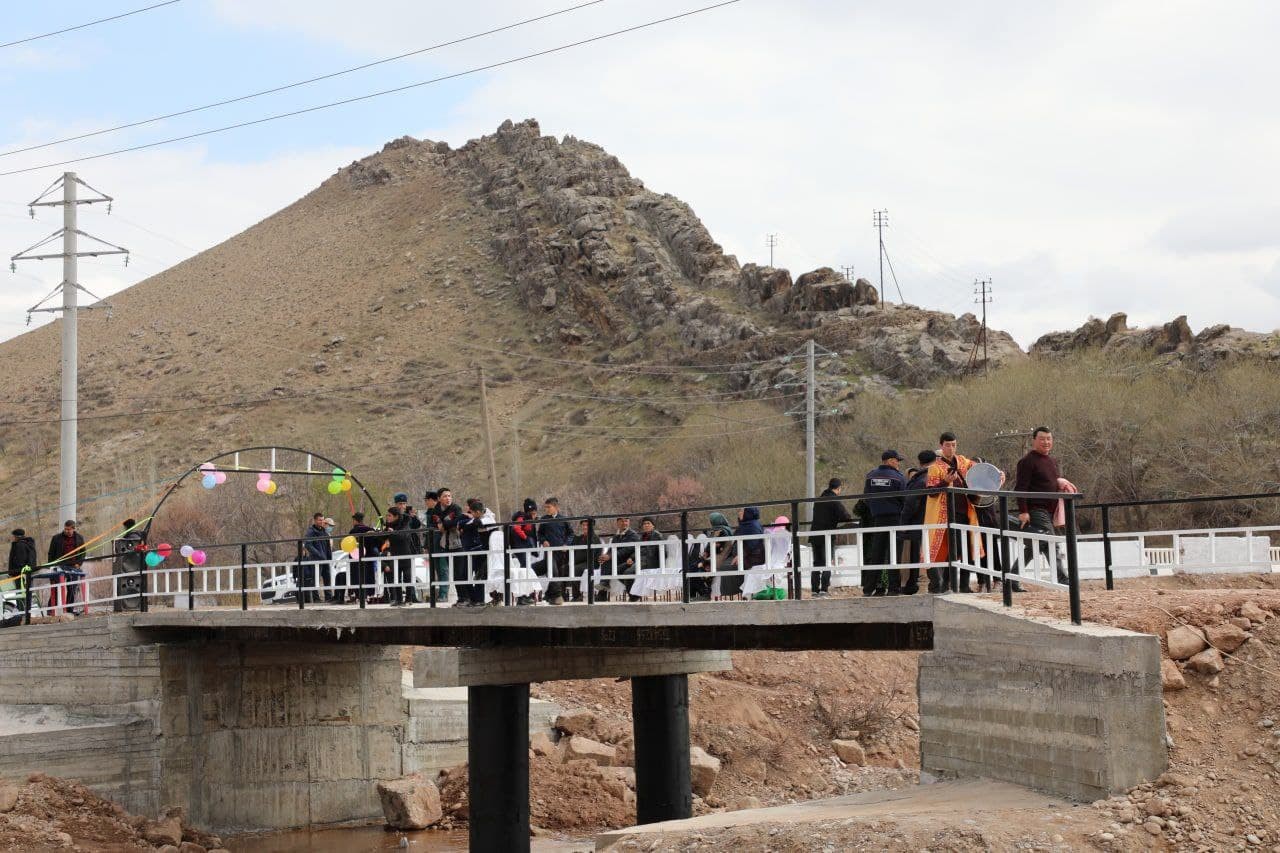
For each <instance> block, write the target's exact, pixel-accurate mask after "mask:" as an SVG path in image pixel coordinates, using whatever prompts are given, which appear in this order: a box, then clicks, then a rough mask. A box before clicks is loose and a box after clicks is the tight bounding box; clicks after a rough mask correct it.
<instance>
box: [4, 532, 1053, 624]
mask: <svg viewBox="0 0 1280 853" xmlns="http://www.w3.org/2000/svg"><path fill="white" fill-rule="evenodd" d="M945 527H946V525H941V524H935V525H896V526H891V527H876V528H845V529H839V530H828V531H801V532H799V533H797V534H794V535H793V534H792V533H791V532H790V531H787V530H782V529H772V528H768V529H766V530H765V532H764V533H762V534H752V535H727V536H708V535H706V534H705V533H699V534H696V535H691V536H690V537H689V539H688V540H687V542H682V541H681V540H680V539H679V537H677V536H674V535H666V536H664V537H663V538H660V539H652V540H647V541H635V542H626V543H617V542H613V541H609V539H608V538H607V537H606V540H605V541H602V542H593V543H591V544H590V545H588V544H586V543H580V544H572V545H559V546H539V547H536V548H530V549H510V550H508V551H506V552H504V551H503V548H502V534H501V532H500V531H499V532H495V533H494V535H493V536H492V537H491V538H490V539H489V543H488V544H489V547H488V548H487V549H485V550H472V551H448V552H443V553H437V554H434V555H432V561H433V563H434V565H429V564H428V558H427V557H426V556H425V555H421V554H419V555H411V556H401V557H387V556H380V557H377V558H371V559H364V560H359V561H353V560H352V559H351V558H350V556H349V555H347V554H345V553H343V552H341V551H335V552H334V557H333V559H331V560H313V559H303V560H301V561H299V560H297V559H292V560H278V561H272V562H245V563H244V564H243V565H241V564H240V563H238V562H237V563H232V564H221V565H214V566H211V565H203V566H194V565H166V564H162V565H159V566H156V567H148V568H147V569H146V571H145V580H144V579H143V578H142V577H141V576H140V575H139V574H138V573H137V572H129V573H125V574H109V575H103V576H88V577H83V578H74V579H66V576H67V573H63V576H62V577H63V579H50V578H46V577H42V578H36V579H34V580H33V581H32V590H31V592H32V595H31V599H32V615H33V616H39V615H56V614H57V613H61V612H65V611H67V610H71V611H72V612H75V613H85V612H88V613H92V612H95V611H99V610H103V609H114V608H127V609H137V607H138V606H139V600H140V592H139V590H140V589H141V585H142V584H143V583H144V582H145V590H146V592H145V598H146V606H147V607H148V608H155V607H165V608H179V609H199V608H203V607H210V606H259V605H270V604H287V605H293V606H298V604H299V601H298V596H299V590H301V594H302V596H303V601H302V602H301V604H302V605H303V606H305V605H306V604H308V603H310V602H312V601H326V600H329V599H337V600H352V599H357V598H360V597H361V594H363V598H364V599H365V601H366V602H374V603H379V602H387V601H389V600H392V599H395V598H407V599H413V600H416V601H418V602H427V601H429V600H430V598H431V592H432V590H434V592H435V595H436V600H437V602H438V603H444V602H449V601H457V600H458V599H459V598H461V597H465V598H467V599H469V600H470V601H472V602H476V603H481V602H485V601H493V600H495V599H496V600H502V599H504V598H505V594H506V592H507V590H508V581H507V577H508V576H510V582H509V589H510V593H511V598H512V601H513V603H524V602H526V601H533V600H536V599H538V598H545V597H547V595H548V593H550V592H552V591H553V586H552V585H553V584H555V585H556V586H557V587H558V588H559V591H560V594H561V595H562V596H563V597H565V598H570V597H572V598H576V599H579V600H585V599H588V598H590V597H597V598H607V599H609V600H621V599H624V598H626V599H629V600H651V601H652V600H657V601H661V600H679V599H682V597H683V595H682V586H683V581H684V578H685V577H686V574H685V573H684V572H683V571H682V569H683V566H684V561H685V558H686V556H685V554H686V549H689V552H690V553H689V560H690V562H689V570H688V572H687V578H688V580H689V582H690V586H691V589H692V590H693V591H694V593H695V595H699V597H702V596H705V597H709V598H736V597H739V596H742V597H750V596H754V595H756V594H758V593H762V592H764V591H766V590H769V589H777V590H783V591H784V593H785V591H788V590H789V589H790V588H791V586H792V585H793V584H794V579H795V576H796V571H797V569H798V570H799V571H801V572H806V571H815V570H817V571H832V572H833V574H834V575H836V576H837V577H840V576H845V577H846V578H847V576H848V575H850V574H852V575H853V576H854V577H855V578H856V576H857V575H858V574H859V573H860V572H861V571H864V570H867V569H874V568H882V569H886V570H910V569H928V568H934V567H938V566H941V565H944V564H934V563H930V562H928V560H927V558H917V559H914V560H907V559H905V558H904V554H903V549H902V543H903V542H904V541H907V540H911V541H917V540H919V541H920V542H921V545H920V547H917V548H916V549H915V553H916V554H917V555H920V554H924V555H927V553H928V541H927V540H928V538H929V535H930V533H931V532H932V531H936V530H940V529H945ZM957 527H958V528H962V529H964V530H966V531H968V533H969V536H986V537H988V538H989V537H990V536H991V535H992V534H995V535H998V533H999V531H992V530H985V529H984V530H981V532H978V531H979V529H978V528H972V529H970V528H968V527H967V526H964V525H957ZM870 536H883V537H885V538H886V539H887V547H886V548H885V553H886V558H887V562H886V563H884V564H883V565H882V566H868V565H866V561H865V559H864V549H865V548H866V547H867V545H868V539H867V537H870ZM969 536H962V537H961V539H962V540H966V545H965V546H964V548H962V554H961V555H960V556H959V558H958V562H960V563H962V564H963V565H964V566H965V567H966V568H971V570H974V571H978V572H980V573H983V574H990V573H991V572H990V571H989V570H986V569H985V568H983V567H982V566H981V565H980V561H979V564H977V567H976V568H973V567H972V566H970V565H969V563H970V562H971V560H970V559H969V556H968V555H969V551H968V550H967V548H968V545H967V540H968V539H969ZM1009 536H1010V539H1011V541H1016V542H1021V541H1022V539H1025V538H1038V539H1041V540H1045V541H1046V542H1053V541H1055V540H1058V539H1060V538H1061V537H1048V536H1041V535H1039V534H1023V533H1020V532H1017V531H1010V533H1009ZM975 541H976V540H975ZM796 543H799V545H800V548H799V554H800V562H799V566H798V567H797V566H796V565H795V561H794V559H793V546H794V545H795V544H796ZM816 551H821V552H823V553H824V554H825V559H824V560H823V561H822V565H814V554H815V552H816ZM173 559H174V560H176V559H177V558H176V557H175V558H173ZM357 567H359V569H360V570H359V571H356V568H357ZM433 575H434V581H433V579H432V578H433ZM1036 577H1037V576H1033V577H1032V578H1028V579H1029V580H1031V581H1032V582H1036ZM801 583H804V579H803V577H802V578H801ZM1050 585H1054V584H1052V583H1051V584H1050ZM69 591H70V592H69ZM605 593H607V595H605ZM593 594H594V595H593ZM68 598H70V599H71V601H70V602H68V601H67V599H68ZM23 599H24V596H23V594H22V593H21V591H20V590H12V591H9V592H7V593H5V596H4V600H5V607H6V616H11V615H12V614H13V613H14V612H15V611H20V610H23V609H24V608H25V602H24V601H23ZM522 600H523V601H522Z"/></svg>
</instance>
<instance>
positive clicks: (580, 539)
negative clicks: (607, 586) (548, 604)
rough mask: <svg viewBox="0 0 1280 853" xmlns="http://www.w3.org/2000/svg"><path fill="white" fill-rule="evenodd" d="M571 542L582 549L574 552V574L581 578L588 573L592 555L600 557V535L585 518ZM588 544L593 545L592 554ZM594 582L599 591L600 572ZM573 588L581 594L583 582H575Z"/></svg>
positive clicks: (579, 524)
mask: <svg viewBox="0 0 1280 853" xmlns="http://www.w3.org/2000/svg"><path fill="white" fill-rule="evenodd" d="M571 544H572V545H573V546H574V547H576V548H580V549H581V550H580V551H574V552H573V574H574V577H575V578H581V577H582V576H583V575H584V574H586V573H587V566H589V565H591V564H590V563H589V562H588V559H590V558H592V557H593V558H594V559H596V560H599V559H600V551H601V548H600V537H599V536H597V535H596V531H595V528H594V526H593V525H589V524H587V520H586V519H585V518H584V519H582V520H581V521H579V522H578V532H577V533H575V534H574V535H573V541H572V543H571ZM588 545H590V546H591V547H592V550H591V552H590V556H589V555H588V551H587V546H588ZM593 583H594V585H595V586H596V592H597V593H599V592H600V577H599V575H598V574H597V575H596V576H595V577H594V578H593ZM573 588H574V589H575V590H577V591H578V593H579V594H581V592H582V584H581V583H575V584H574V585H573Z"/></svg>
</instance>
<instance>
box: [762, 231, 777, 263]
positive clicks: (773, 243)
mask: <svg viewBox="0 0 1280 853" xmlns="http://www.w3.org/2000/svg"><path fill="white" fill-rule="evenodd" d="M764 242H765V245H766V246H768V247H769V266H773V250H774V249H775V248H776V247H777V245H778V235H777V234H770V235H769V236H768V237H766V238H765V240H764Z"/></svg>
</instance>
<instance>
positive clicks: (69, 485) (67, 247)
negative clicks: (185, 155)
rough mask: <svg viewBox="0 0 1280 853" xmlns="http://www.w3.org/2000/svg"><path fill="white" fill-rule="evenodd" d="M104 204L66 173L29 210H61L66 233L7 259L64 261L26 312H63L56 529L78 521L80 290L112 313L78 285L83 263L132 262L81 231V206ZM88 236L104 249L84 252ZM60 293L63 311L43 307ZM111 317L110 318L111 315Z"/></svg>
mask: <svg viewBox="0 0 1280 853" xmlns="http://www.w3.org/2000/svg"><path fill="white" fill-rule="evenodd" d="M80 187H84V188H85V189H86V190H89V192H91V193H93V194H94V195H92V196H88V197H81V196H80V194H79V192H78V189H79V188H80ZM58 188H61V189H62V198H61V200H50V198H49V197H50V195H51V194H52V193H54V191H55V190H57V189H58ZM101 202H106V204H107V212H108V213H110V212H111V202H112V198H111V196H109V195H105V194H104V193H101V192H98V190H95V189H94V188H93V187H91V186H89V185H88V184H86V183H85V182H84V181H82V180H80V179H79V178H78V177H76V173H75V172H64V173H63V174H62V177H61V178H59V179H58V180H56V181H54V182H53V184H51V185H50V186H49V188H48V189H46V190H45V191H44V192H43V193H41V194H40V195H39V196H38V197H37V198H36V200H35V201H33V202H31V203H30V204H29V205H27V207H28V208H29V209H30V212H31V217H32V218H33V219H34V218H35V215H36V210H35V209H36V208H37V207H61V208H62V228H61V229H59V230H57V231H55V232H53V233H52V234H50V235H49V236H48V237H45V238H44V239H43V240H41V241H40V242H38V243H36V244H35V245H33V246H30V247H29V248H26V249H23V250H22V251H21V252H19V253H18V254H16V255H14V256H12V257H11V258H10V259H9V269H10V270H13V271H15V272H16V271H17V268H18V264H17V262H18V261H44V260H51V259H54V258H60V259H61V260H62V283H61V284H59V285H58V287H56V288H54V290H53V292H52V293H50V294H49V295H48V296H46V297H45V298H44V299H42V300H40V301H39V302H37V303H36V304H35V305H34V306H33V307H31V308H30V309H28V310H27V322H28V323H30V322H31V315H32V314H34V313H36V312H49V313H57V312H59V311H61V312H62V410H61V418H60V420H61V425H62V441H61V445H60V448H59V457H60V459H59V463H60V464H59V471H58V519H57V521H58V524H59V525H61V523H62V522H63V521H68V520H70V519H73V518H76V506H77V504H78V499H77V495H76V484H77V474H78V470H77V467H78V466H77V462H78V459H79V420H78V419H79V408H78V404H77V403H78V388H79V364H80V358H79V340H78V337H77V325H78V320H79V312H80V308H81V307H82V306H81V305H80V301H79V295H80V291H82V290H83V291H84V292H85V293H86V294H88V295H89V296H91V297H93V299H94V300H95V302H97V303H98V304H96V305H85V306H83V307H84V308H85V309H86V310H87V309H90V308H102V307H105V308H107V309H110V307H111V306H110V305H107V304H106V303H103V302H102V300H101V299H99V298H98V297H97V296H95V295H94V294H93V293H90V292H89V291H88V290H87V289H85V288H84V287H82V286H81V285H80V281H79V259H80V258H96V257H99V256H102V255H124V256H125V265H126V266H127V265H128V263H129V250H128V249H125V248H123V247H121V246H117V245H115V244H113V243H108V242H107V241H105V240H100V239H98V238H97V237H94V236H92V235H91V234H86V233H85V232H84V231H81V230H80V227H79V222H78V215H77V213H78V210H77V208H78V207H79V205H82V204H99V203H101ZM58 237H61V238H62V251H61V252H58V253H43V254H41V253H39V252H40V249H41V248H42V247H44V246H46V245H48V244H49V243H52V242H53V241H54V240H56V239H57V238H58ZM80 237H84V238H86V239H88V240H92V241H94V242H95V243H99V244H101V245H102V246H104V247H106V248H98V247H93V248H92V249H91V250H88V251H80V246H79V239H78V238H80ZM59 290H61V291H62V305H61V306H59V307H51V308H43V307H41V306H42V305H44V303H45V302H46V301H48V300H49V299H50V298H52V297H53V296H54V295H56V294H57V293H58V291H59ZM107 316H110V314H108V315H107Z"/></svg>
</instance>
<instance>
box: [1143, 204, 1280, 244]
mask: <svg viewBox="0 0 1280 853" xmlns="http://www.w3.org/2000/svg"><path fill="white" fill-rule="evenodd" d="M1278 222H1280V206H1277V205H1266V206H1263V207H1257V208H1242V207H1228V208H1226V209H1220V210H1213V209H1209V208H1207V207H1206V208H1202V209H1199V210H1194V211H1190V212H1187V213H1181V214H1178V215H1177V216H1174V217H1172V218H1170V219H1169V220H1168V221H1167V222H1165V223H1164V225H1162V226H1161V227H1160V230H1159V231H1157V232H1156V234H1155V236H1154V237H1153V242H1154V243H1155V245H1156V246H1158V247H1160V248H1162V249H1167V250H1169V251H1171V252H1176V253H1178V254H1182V255H1189V254H1212V253H1235V252H1256V251H1260V250H1266V249H1280V225H1277V223H1278Z"/></svg>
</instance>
